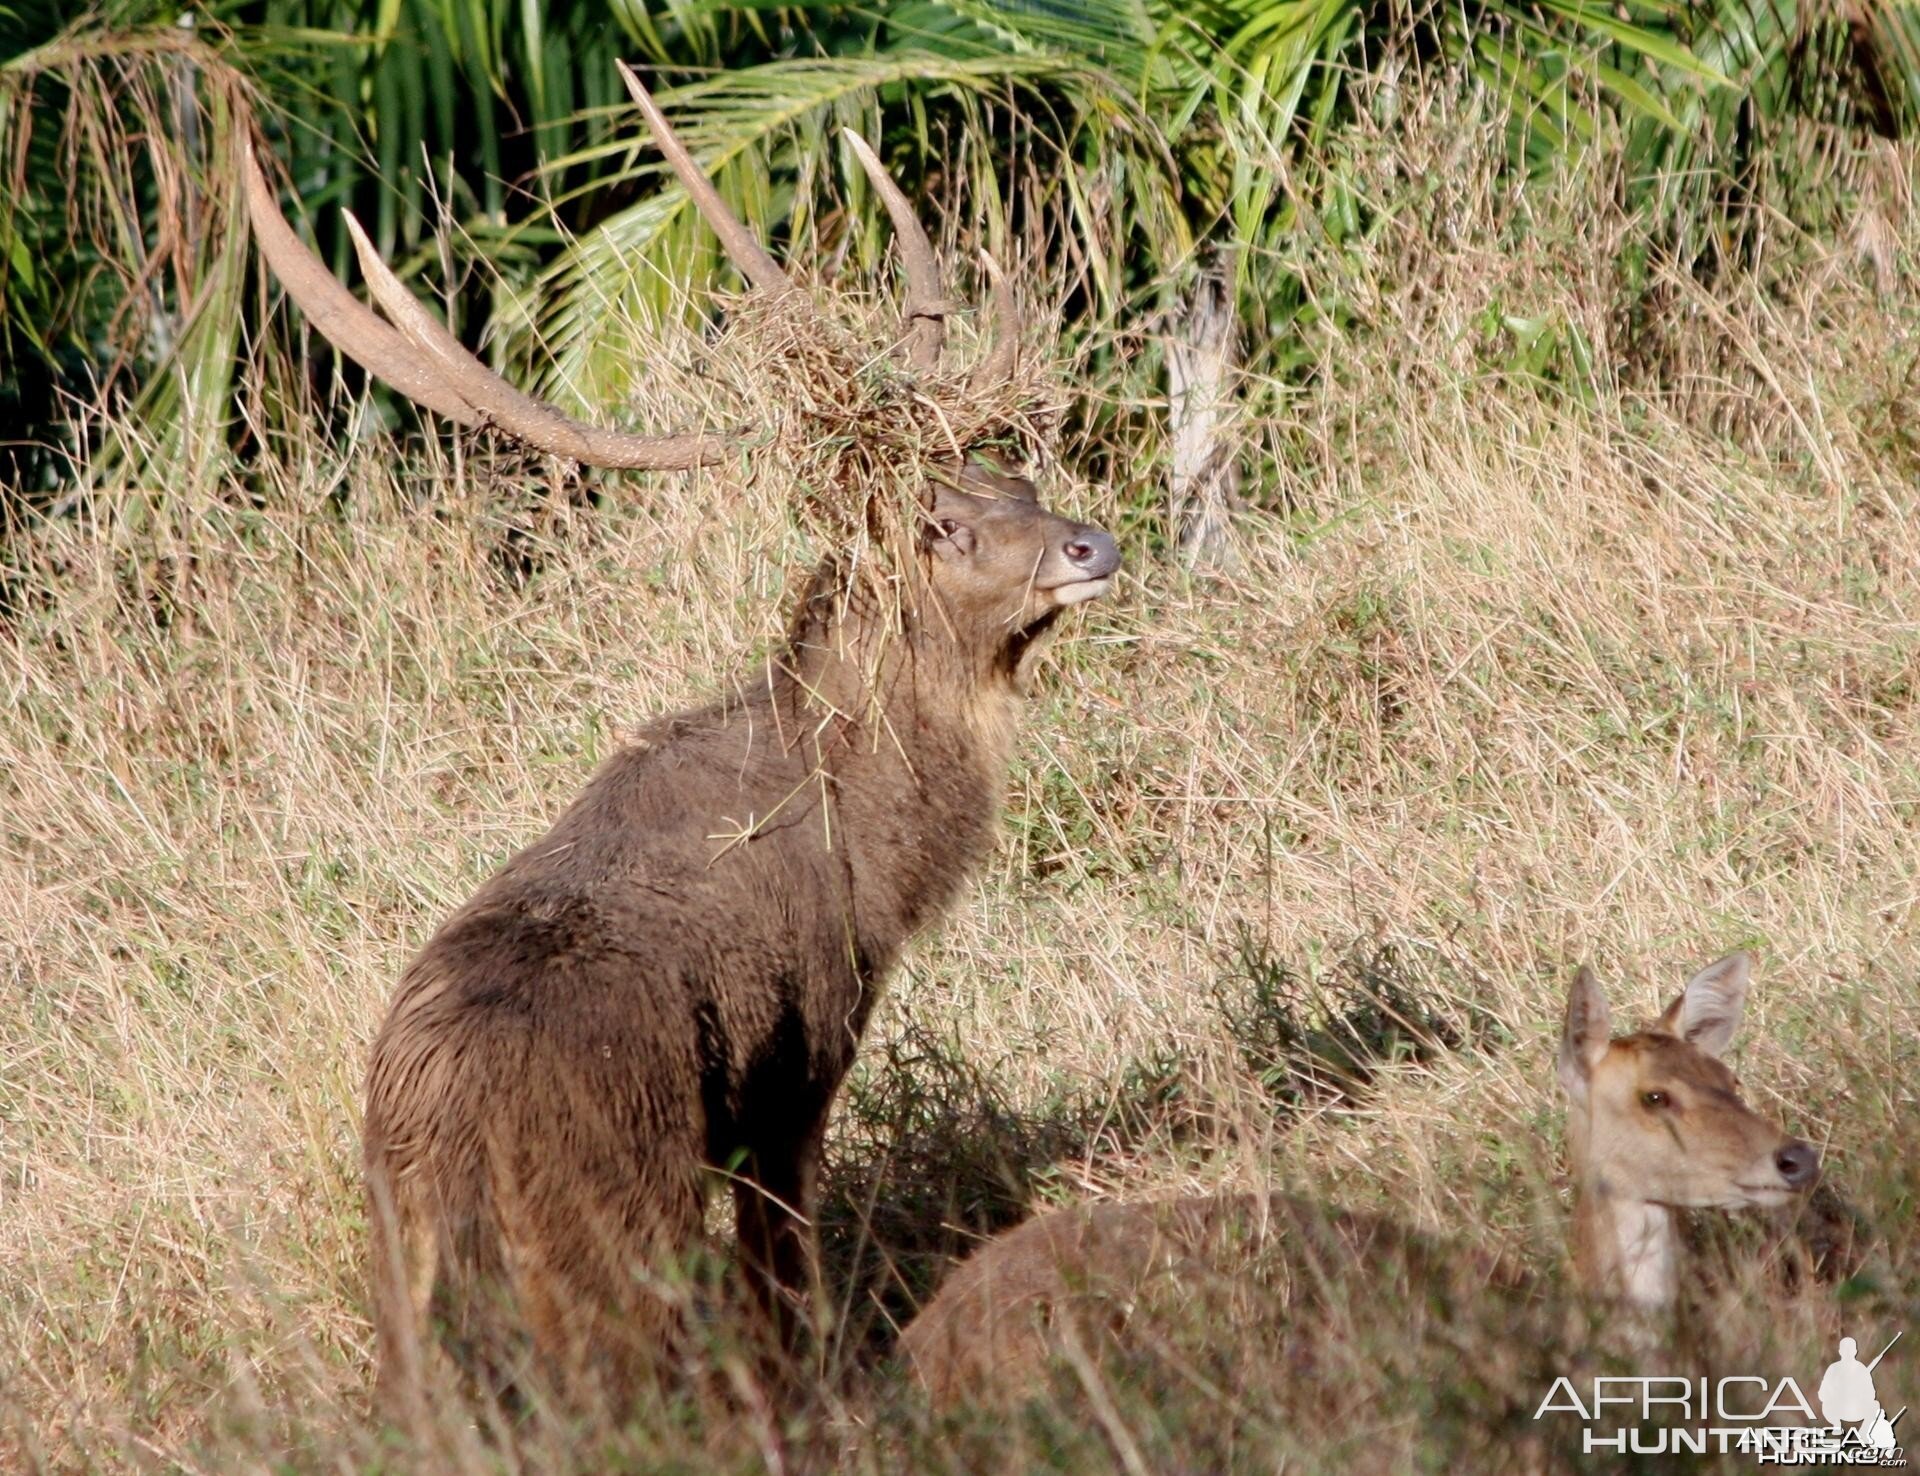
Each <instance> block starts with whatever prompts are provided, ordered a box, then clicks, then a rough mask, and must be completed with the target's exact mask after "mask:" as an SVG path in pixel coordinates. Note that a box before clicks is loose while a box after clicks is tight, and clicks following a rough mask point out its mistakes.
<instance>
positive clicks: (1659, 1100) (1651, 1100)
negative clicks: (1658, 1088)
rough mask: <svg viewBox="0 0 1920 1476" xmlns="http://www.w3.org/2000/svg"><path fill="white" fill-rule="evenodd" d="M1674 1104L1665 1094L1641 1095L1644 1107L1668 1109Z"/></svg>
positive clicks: (1641, 1102) (1644, 1093)
mask: <svg viewBox="0 0 1920 1476" xmlns="http://www.w3.org/2000/svg"><path fill="white" fill-rule="evenodd" d="M1672 1103H1673V1098H1671V1097H1669V1096H1668V1095H1667V1094H1666V1093H1665V1092H1642V1093H1641V1094H1640V1105H1641V1106H1642V1107H1668V1106H1671V1105H1672Z"/></svg>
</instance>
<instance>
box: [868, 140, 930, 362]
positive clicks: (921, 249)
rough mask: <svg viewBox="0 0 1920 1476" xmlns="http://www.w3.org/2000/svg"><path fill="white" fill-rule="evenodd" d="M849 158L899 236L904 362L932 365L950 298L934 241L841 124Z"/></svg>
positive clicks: (871, 155) (872, 158)
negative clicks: (869, 183)
mask: <svg viewBox="0 0 1920 1476" xmlns="http://www.w3.org/2000/svg"><path fill="white" fill-rule="evenodd" d="M845 134H846V139H847V143H848V145H849V146H851V148H852V149H853V156H854V158H856V159H858V160H859V161H860V167H861V168H862V169H864V170H866V172H867V178H868V179H870V180H871V181H873V188H874V192H875V193H876V194H878V195H879V196H880V203H881V204H883V205H885V206H886V207H887V214H888V216H889V217H891V219H892V221H893V233H894V236H895V237H896V238H897V239H898V240H899V242H900V261H901V264H902V265H903V266H904V267H905V268H906V271H907V302H906V306H905V308H903V309H902V311H901V317H902V318H903V319H904V320H905V323H904V326H905V328H906V330H907V334H908V340H909V341H908V344H907V362H908V363H909V364H912V365H913V367H914V368H916V369H931V368H933V366H934V365H936V364H938V363H939V362H940V350H941V349H942V348H944V347H945V346H946V342H947V314H948V313H950V312H952V311H953V306H954V305H953V304H952V303H951V302H949V301H948V300H947V298H946V295H945V294H944V293H943V292H941V290H940V258H939V257H938V256H936V255H934V251H933V243H932V242H931V241H929V240H928V239H927V233H926V231H924V230H923V229H921V226H920V220H919V217H918V216H916V215H915V214H914V213H913V206H912V205H910V204H909V203H908V202H907V197H906V196H905V195H904V194H902V193H901V192H900V186H899V185H897V184H895V183H894V182H893V176H892V175H890V174H888V173H887V171H886V170H885V169H884V168H883V167H881V164H880V160H879V159H878V158H877V157H876V156H875V155H874V152H873V150H872V149H871V148H869V147H868V146H867V141H866V140H865V139H864V138H862V137H861V136H860V135H859V134H857V133H855V132H854V131H853V130H852V129H851V128H849V129H846V130H845Z"/></svg>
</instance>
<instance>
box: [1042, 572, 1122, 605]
mask: <svg viewBox="0 0 1920 1476" xmlns="http://www.w3.org/2000/svg"><path fill="white" fill-rule="evenodd" d="M1112 588H1113V578H1112V576H1111V575H1109V576H1107V577H1105V578H1102V579H1082V580H1081V581H1080V582H1079V583H1077V584H1062V585H1058V586H1056V587H1055V588H1053V589H1050V590H1048V591H1047V593H1048V594H1050V595H1052V596H1053V602H1054V604H1056V605H1078V604H1081V603H1083V602H1084V601H1086V600H1097V599H1099V598H1100V596H1101V595H1103V594H1105V593H1106V592H1107V591H1108V590H1110V589H1112Z"/></svg>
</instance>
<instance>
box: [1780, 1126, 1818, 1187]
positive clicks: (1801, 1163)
mask: <svg viewBox="0 0 1920 1476" xmlns="http://www.w3.org/2000/svg"><path fill="white" fill-rule="evenodd" d="M1773 1166H1774V1167H1775V1168H1777V1169H1779V1170H1780V1177H1781V1178H1783V1179H1785V1180H1786V1181H1787V1187H1788V1188H1789V1189H1804V1188H1806V1187H1807V1185H1809V1184H1811V1183H1812V1182H1813V1181H1814V1180H1815V1179H1817V1178H1819V1177H1820V1150H1819V1149H1818V1148H1816V1147H1814V1146H1813V1144H1811V1143H1803V1142H1801V1141H1800V1140H1799V1139H1798V1138H1795V1139H1794V1140H1793V1141H1792V1142H1791V1143H1789V1144H1787V1146H1786V1147H1784V1148H1782V1149H1781V1150H1780V1151H1779V1152H1778V1153H1776V1154H1774V1155H1773Z"/></svg>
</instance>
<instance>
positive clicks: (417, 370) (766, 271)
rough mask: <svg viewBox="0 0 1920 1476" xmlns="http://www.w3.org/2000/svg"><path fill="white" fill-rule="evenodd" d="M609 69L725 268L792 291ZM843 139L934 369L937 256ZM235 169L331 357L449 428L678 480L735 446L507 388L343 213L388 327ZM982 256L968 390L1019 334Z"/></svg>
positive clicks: (893, 191)
mask: <svg viewBox="0 0 1920 1476" xmlns="http://www.w3.org/2000/svg"><path fill="white" fill-rule="evenodd" d="M616 65H617V66H618V67H619V68H620V76H621V78H622V79H623V80H624V81H625V82H626V84H627V91H628V92H630V93H631V94H632V95H633V100H634V102H635V103H637V104H638V105H639V107H640V111H641V113H642V114H644V115H645V117H646V120H647V126H648V127H649V128H651V129H652V130H653V137H654V142H655V143H656V144H657V145H658V146H659V149H660V152H661V153H662V154H663V155H665V156H666V160H667V162H668V163H669V164H671V165H672V166H673V172H674V173H675V174H676V175H678V176H679V177H680V182H681V183H682V184H683V185H684V186H685V187H686V190H687V193H688V195H689V196H690V197H691V198H692V200H693V202H694V204H695V205H696V206H697V207H698V208H699V211H700V214H701V215H702V216H703V217H704V218H705V219H706V222H707V224H708V226H709V227H711V228H712V230H713V233H714V234H715V235H716V236H718V237H719V238H720V243H721V245H722V246H724V247H725V248H726V252H727V255H728V256H730V257H731V258H732V259H733V262H734V265H736V266H737V267H739V269H740V271H741V273H742V274H743V275H744V276H745V277H746V279H747V280H748V281H749V282H750V283H752V284H753V286H755V287H756V288H758V289H759V290H760V291H762V292H766V293H770V294H774V295H779V294H784V293H789V292H792V291H794V290H795V289H794V284H793V279H792V278H790V277H789V276H788V275H787V274H786V273H785V272H784V271H782V270H781V269H780V266H779V264H778V263H777V262H775V261H774V259H773V258H772V257H771V256H769V255H768V254H767V253H766V250H765V249H764V248H763V247H762V246H761V245H760V243H759V242H758V241H756V240H754V238H753V234H752V232H750V231H749V230H748V229H747V228H746V226H745V225H743V224H742V223H741V221H740V219H739V217H738V216H736V215H735V214H734V213H733V212H732V211H731V210H729V209H728V208H727V204H726V201H724V200H722V199H721V198H720V192H719V191H718V190H716V189H715V188H714V187H713V182H712V181H711V180H709V179H708V178H707V177H706V175H704V174H702V173H701V172H700V167H699V166H698V165H697V164H696V163H695V162H694V160H693V156H692V155H691V154H689V153H688V152H687V149H686V146H685V145H684V144H682V143H681V142H680V140H679V139H678V138H677V137H676V136H675V135H674V132H673V129H672V127H670V126H669V125H668V123H667V120H666V117H665V115H664V114H662V113H661V111H660V109H659V107H658V106H657V105H656V104H655V103H654V100H653V97H652V95H651V94H650V93H649V92H648V91H647V89H646V87H645V86H644V85H643V84H642V83H641V81H640V79H639V78H638V77H637V76H635V75H634V74H633V72H632V71H631V70H630V69H629V68H628V67H627V65H626V64H625V63H624V62H620V63H616ZM847 137H848V141H849V142H850V143H851V144H852V146H853V151H854V154H855V156H856V157H857V158H858V159H859V160H860V165H861V168H863V169H865V170H866V172H867V177H868V178H869V179H871V180H872V181H873V185H874V188H875V189H876V190H877V191H879V194H880V198H881V200H882V202H884V203H885V205H886V207H887V214H888V215H889V216H890V217H891V218H892V220H893V227H894V232H895V234H896V236H897V237H898V239H899V241H900V254H901V258H902V260H903V262H904V264H905V267H906V274H907V302H906V309H905V317H906V327H907V332H908V337H909V344H908V351H907V352H908V360H909V362H910V363H911V364H913V366H914V367H915V368H919V369H930V368H932V367H933V366H934V365H935V364H937V363H938V362H939V358H940V350H941V348H942V346H943V345H944V344H945V342H946V332H947V329H946V317H947V314H948V313H950V312H952V311H953V304H952V303H951V302H949V301H948V300H947V299H946V297H945V296H944V295H943V294H942V293H941V290H940V263H939V259H938V258H937V257H936V256H935V254H934V250H933V245H932V243H931V242H930V241H928V239H927V233H926V232H925V231H924V230H922V229H921V226H920V222H919V221H918V220H917V219H916V218H915V217H914V214H913V207H912V206H911V205H910V204H909V203H908V202H907V197H906V196H905V195H904V194H902V193H901V192H900V187H899V186H898V185H896V184H895V183H894V182H893V180H892V179H891V178H890V177H889V176H888V174H887V172H886V170H885V169H883V168H882V167H881V165H880V161H879V159H877V158H876V157H875V156H874V153H873V150H872V149H870V148H869V147H868V146H867V143H866V141H865V140H864V139H862V138H860V137H859V136H858V135H857V134H853V133H851V132H849V133H848V135H847ZM244 169H245V175H246V179H245V188H246V196H247V213H248V214H249V215H250V216H251V217H252V219H253V232H254V239H255V240H256V241H258V242H259V243H260V251H261V254H262V255H263V256H265V257H266V259H267V263H268V265H269V266H271V267H272V268H273V271H274V275H275V276H277V277H279V279H280V281H281V283H282V285H283V286H285V288H286V289H287V295H288V296H289V297H291V298H292V299H293V300H294V301H295V302H296V303H298V304H299V305H300V308H301V311H303V312H304V313H306V315H307V319H308V321H309V322H311V323H312V324H313V326H314V327H315V328H317V329H318V330H319V331H320V334H321V336H322V337H324V338H325V339H327V341H328V342H330V343H332V344H333V346H334V347H335V348H337V349H339V350H340V352H341V353H343V354H345V355H346V356H347V357H348V358H350V359H353V360H355V361H356V362H357V363H359V364H360V366H361V367H362V368H364V369H366V370H367V372H368V373H370V374H372V375H374V376H376V377H377V378H380V379H384V380H385V381H386V382H387V383H388V384H390V385H392V386H393V387H394V388H395V389H397V390H399V391H400V392H401V393H402V394H405V395H407V396H408V397H409V398H411V399H413V400H416V401H418V402H419V403H420V404H422V405H424V406H426V408H427V409H429V410H432V411H435V412H436V413H438V414H440V415H444V416H446V417H447V419H449V420H452V421H456V422H457V423H459V424H461V425H468V426H479V425H491V426H494V427H496V428H497V429H499V430H502V431H504V432H506V433H507V434H509V435H511V436H514V437H516V438H517V439H519V440H521V441H523V442H525V443H526V444H527V445H529V446H532V447H535V448H536V449H538V450H541V451H546V452H549V453H551V454H553V455H556V456H566V457H571V458H572V459H573V460H575V461H578V462H581V463H582V464H584V465H587V466H611V467H628V468H635V469H639V470H648V471H683V470H686V469H688V468H691V467H696V466H704V465H707V464H708V463H711V462H714V461H718V460H720V459H721V458H722V457H723V456H725V455H726V453H727V452H728V450H729V449H731V448H732V447H734V446H735V445H737V444H738V441H737V440H735V439H730V438H726V437H718V436H710V435H683V436H641V435H632V434H629V433H627V432H625V431H615V430H608V429H606V428H605V427H602V426H596V425H588V424H586V423H585V422H583V421H578V420H574V419H572V418H570V417H569V416H566V415H562V414H561V413H560V412H559V411H558V410H555V409H554V408H553V407H552V406H551V405H547V404H544V403H542V402H541V401H539V400H536V399H534V398H533V397H532V396H531V395H527V394H524V393H522V392H521V391H520V390H517V389H515V388H514V387H513V386H512V385H510V384H508V383H507V382H506V380H504V379H502V378H501V377H500V376H499V375H498V374H495V373H494V372H493V371H492V370H491V369H489V368H487V366H486V365H485V364H482V363H481V362H480V361H479V360H478V359H476V358H475V357H474V356H473V355H472V354H471V353H469V352H468V351H467V349H466V347H465V346H464V345H463V344H462V343H461V342H460V340H459V339H457V338H455V337H454V335H453V334H452V333H450V332H449V331H448V330H447V329H446V328H445V327H444V326H442V324H441V323H440V321H439V320H438V319H437V318H435V317H434V316H433V315H432V314H431V313H429V312H428V311H427V310H426V309H425V308H423V307H422V306H421V305H420V304H419V303H418V302H417V301H416V300H415V299H414V297H413V296H412V294H411V293H409V292H408V291H407V289H406V288H405V287H403V286H402V285H401V283H400V280H399V278H397V277H396V276H394V274H393V273H392V271H391V270H389V269H388V267H387V264H386V263H385V262H383V261H382V260H381V259H380V256H379V254H378V253H377V252H376V251H375V250H374V249H373V243H372V242H371V241H369V240H368V239H367V235H366V232H365V231H363V230H362V229H361V228H360V222H359V221H357V220H355V219H354V217H353V214H352V212H351V211H342V212H341V213H342V214H343V215H344V216H345V217H346V222H347V230H348V232H349V234H351V236H352V237H353V248H354V253H355V254H356V255H357V256H358V257H359V259H360V270H361V271H362V273H363V274H364V275H365V276H366V279H367V285H368V287H369V289H370V290H371V291H372V293H373V297H374V300H375V301H376V302H377V303H379V305H380V307H381V308H382V309H383V310H384V311H385V313H386V315H387V318H388V319H391V320H392V321H391V322H390V323H389V322H388V321H385V320H383V319H381V318H380V317H379V316H378V315H377V314H375V313H374V312H373V310H372V309H371V308H368V307H366V306H365V305H364V304H362V303H361V302H360V301H359V299H357V298H356V297H354V295H353V294H352V293H351V292H349V291H348V290H347V289H346V288H345V287H344V286H342V285H341V284H340V283H339V282H338V281H336V280H335V279H334V276H333V274H332V273H331V272H329V271H328V270H327V268H326V266H325V265H324V264H323V263H322V262H321V261H320V259H319V258H318V257H317V256H315V255H314V254H313V252H312V251H310V250H309V249H308V248H307V246H306V245H305V244H304V243H303V242H302V241H301V240H300V238H299V236H298V235H296V234H295V233H294V230H293V227H292V226H290V225H289V224H287V221H286V218H285V217H284V216H283V215H282V214H281V213H280V207H279V204H278V202H277V201H276V199H275V198H274V192H273V189H272V187H271V186H269V185H268V183H267V180H266V176H265V175H264V174H262V173H261V171H260V164H259V161H258V160H256V159H255V158H254V154H253V146H252V144H251V143H249V144H247V145H246V147H245V158H244ZM983 259H984V260H985V261H986V265H987V270H988V275H989V278H990V280H991V284H992V300H993V315H994V325H995V327H994V347H993V350H992V352H991V353H989V354H988V356H987V358H986V360H985V361H984V362H983V363H982V364H981V366H980V369H979V371H978V372H977V374H976V376H975V384H976V386H984V385H990V384H993V383H997V382H999V381H1002V380H1005V379H1006V378H1007V377H1008V376H1009V375H1010V374H1011V373H1012V372H1013V367H1014V354H1015V352H1016V349H1017V347H1018V343H1019V337H1020V318H1019V313H1018V310H1017V308H1016V307H1015V305H1014V300H1013V293H1012V290H1011V289H1010V288H1009V287H1008V286H1007V283H1006V280H1005V278H1004V277H1003V276H1002V275H1001V273H1000V269H999V268H998V267H997V266H995V265H994V264H993V260H992V258H990V257H985V256H984V253H983Z"/></svg>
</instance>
